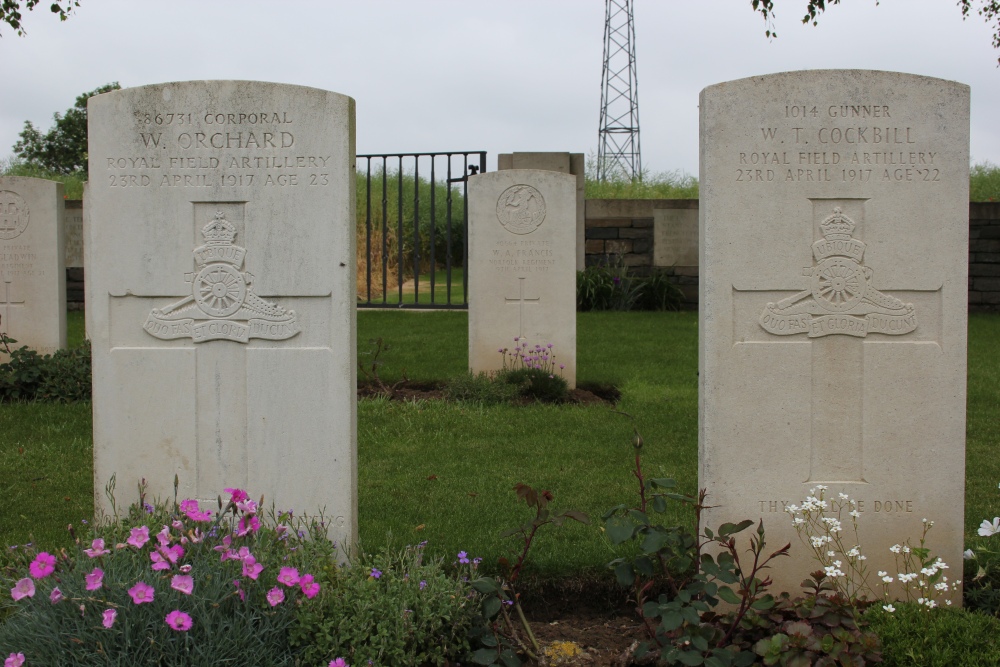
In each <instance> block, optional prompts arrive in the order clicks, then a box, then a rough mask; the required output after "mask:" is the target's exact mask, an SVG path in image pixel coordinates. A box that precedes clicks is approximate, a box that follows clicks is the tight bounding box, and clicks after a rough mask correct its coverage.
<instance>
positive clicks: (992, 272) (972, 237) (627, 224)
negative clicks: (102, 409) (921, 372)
mask: <svg viewBox="0 0 1000 667" xmlns="http://www.w3.org/2000/svg"><path fill="white" fill-rule="evenodd" d="M66 206H67V208H70V207H74V206H77V207H78V206H80V204H79V202H77V201H72V200H70V201H67V202H66ZM667 209H674V210H677V209H682V210H691V211H697V210H698V200H697V199H588V200H587V201H586V213H585V215H586V226H585V229H586V233H585V235H586V241H585V264H586V266H596V265H598V264H600V263H601V262H603V261H607V258H608V257H611V258H616V257H620V258H621V261H622V262H623V263H624V264H625V265H626V266H628V267H629V269H630V270H631V271H633V272H634V273H636V274H639V275H643V276H646V275H649V274H650V273H652V272H653V271H659V272H662V273H664V274H665V275H666V276H668V278H669V279H670V280H671V282H673V283H674V284H675V285H677V286H678V287H679V288H680V290H681V291H682V292H683V293H684V306H685V307H686V308H690V309H692V310H693V309H695V308H697V306H698V267H697V266H656V265H655V264H654V240H655V239H654V234H653V231H654V229H653V220H654V217H655V213H654V211H655V210H667ZM83 277H84V269H83V268H82V267H73V268H67V269H66V301H67V303H68V305H69V308H71V309H74V308H82V307H83ZM969 310H971V311H972V312H1000V202H971V203H970V204H969Z"/></svg>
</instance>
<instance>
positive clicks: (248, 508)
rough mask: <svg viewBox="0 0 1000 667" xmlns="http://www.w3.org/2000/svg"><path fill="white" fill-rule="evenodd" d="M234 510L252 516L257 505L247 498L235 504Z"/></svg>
mask: <svg viewBox="0 0 1000 667" xmlns="http://www.w3.org/2000/svg"><path fill="white" fill-rule="evenodd" d="M236 509H238V510H239V511H241V512H245V513H246V514H254V513H256V512H257V503H255V502H254V501H252V500H250V499H249V498H245V499H243V500H241V501H239V502H238V503H236Z"/></svg>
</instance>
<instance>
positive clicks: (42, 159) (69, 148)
mask: <svg viewBox="0 0 1000 667" xmlns="http://www.w3.org/2000/svg"><path fill="white" fill-rule="evenodd" d="M120 88H121V86H119V85H118V82H117V81H115V82H113V83H109V84H106V85H103V86H101V87H100V88H97V89H95V90H92V91H90V92H89V93H84V94H82V95H80V96H79V97H77V98H76V104H74V105H73V107H72V108H71V109H67V110H66V113H65V114H59V113H55V114H53V115H52V117H53V120H54V121H55V123H54V124H53V126H52V127H51V128H50V129H49V131H48V132H46V133H45V134H42V133H41V132H40V131H39V130H38V128H36V127H35V126H34V125H32V123H31V121H30V120H26V121H24V129H23V130H21V134H20V137H21V138H20V139H19V140H18V141H17V143H15V144H14V154H15V155H16V156H17V157H18V158H20V159H21V160H23V161H24V162H25V163H26V164H29V165H32V166H35V167H39V168H41V169H45V170H47V171H51V172H54V173H56V174H72V173H76V172H83V173H86V172H87V100H88V99H90V98H91V97H93V96H94V95H99V94H101V93H106V92H109V91H112V90H119V89H120Z"/></svg>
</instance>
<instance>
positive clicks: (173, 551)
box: [160, 544, 184, 565]
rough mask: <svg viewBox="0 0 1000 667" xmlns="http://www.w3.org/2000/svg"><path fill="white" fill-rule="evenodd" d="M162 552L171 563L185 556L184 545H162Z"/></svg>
mask: <svg viewBox="0 0 1000 667" xmlns="http://www.w3.org/2000/svg"><path fill="white" fill-rule="evenodd" d="M160 553H162V554H163V555H164V556H166V558H167V560H169V561H170V562H171V563H174V564H175V565H176V564H177V559H178V558H181V557H183V556H184V547H182V546H181V545H179V544H175V545H173V546H172V547H160Z"/></svg>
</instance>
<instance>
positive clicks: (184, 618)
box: [164, 609, 192, 632]
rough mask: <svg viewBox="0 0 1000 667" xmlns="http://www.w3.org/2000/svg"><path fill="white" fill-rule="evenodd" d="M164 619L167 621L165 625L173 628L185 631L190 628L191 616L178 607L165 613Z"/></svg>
mask: <svg viewBox="0 0 1000 667" xmlns="http://www.w3.org/2000/svg"><path fill="white" fill-rule="evenodd" d="M164 620H165V621H166V622H167V625H169V626H170V627H172V628H173V629H174V630H180V631H181V632H187V631H188V630H190V629H191V625H192V623H191V617H190V616H188V615H187V614H185V613H184V612H183V611H180V610H179V609H174V610H173V611H172V612H170V613H169V614H167V618H166V619H164Z"/></svg>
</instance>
